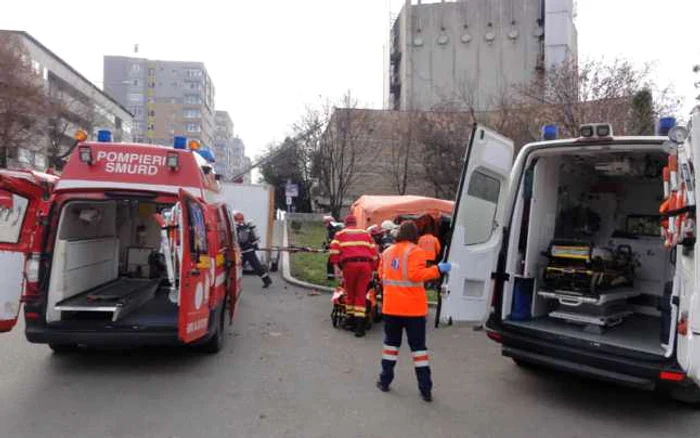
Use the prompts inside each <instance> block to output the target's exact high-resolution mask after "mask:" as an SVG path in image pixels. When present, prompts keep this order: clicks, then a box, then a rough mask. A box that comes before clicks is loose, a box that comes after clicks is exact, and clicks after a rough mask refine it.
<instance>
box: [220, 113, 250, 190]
mask: <svg viewBox="0 0 700 438" xmlns="http://www.w3.org/2000/svg"><path fill="white" fill-rule="evenodd" d="M215 124H216V138H215V140H214V154H215V156H216V164H215V167H216V172H217V173H220V174H221V175H223V176H224V179H225V180H226V181H232V180H234V179H235V177H237V176H239V175H240V174H241V173H244V175H243V176H242V179H240V180H239V181H234V182H244V183H248V184H250V171H248V172H245V170H247V169H249V168H250V165H251V160H250V158H248V157H246V155H245V144H244V143H243V140H241V139H240V138H238V137H237V136H235V135H234V129H233V126H234V125H233V121H232V120H231V116H229V114H228V112H226V111H217V112H216V117H215Z"/></svg>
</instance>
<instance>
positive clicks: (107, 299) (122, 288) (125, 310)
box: [55, 278, 162, 322]
mask: <svg viewBox="0 0 700 438" xmlns="http://www.w3.org/2000/svg"><path fill="white" fill-rule="evenodd" d="M161 281H162V279H160V278H156V279H141V278H119V279H117V280H114V281H110V282H109V283H105V284H103V285H100V286H98V287H96V288H94V289H91V290H89V291H87V292H83V293H81V294H78V295H74V296H72V297H69V298H66V299H65V300H62V301H59V302H58V303H56V306H55V309H56V310H58V311H61V312H92V313H111V314H112V315H111V320H112V322H116V321H119V319H120V318H123V317H124V316H126V315H128V314H129V313H130V312H133V311H134V310H136V309H138V308H139V307H141V306H143V305H144V304H145V303H146V302H148V301H150V300H151V299H152V298H153V296H154V295H155V293H156V291H157V290H158V287H159V286H160V283H161Z"/></svg>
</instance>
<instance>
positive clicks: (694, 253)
mask: <svg viewBox="0 0 700 438" xmlns="http://www.w3.org/2000/svg"><path fill="white" fill-rule="evenodd" d="M688 127H689V128H690V136H689V137H688V139H687V140H686V141H685V143H684V144H683V148H685V149H686V152H687V153H690V155H691V156H692V157H694V159H695V160H698V159H699V158H700V113H698V112H695V113H693V115H692V116H691V121H690V123H689V124H688ZM696 163H697V161H696ZM696 166H697V164H696ZM689 173H691V174H692V177H693V179H694V181H693V183H694V185H695V187H696V188H697V187H700V175H698V172H697V171H694V169H692V168H691V170H690V172H689ZM696 192H697V190H696ZM696 215H697V214H696ZM688 249H690V248H685V249H684V248H683V246H682V245H679V246H677V247H676V271H675V274H674V278H673V292H672V301H671V303H672V314H671V315H672V318H673V320H674V321H676V327H675V331H676V339H677V340H676V357H677V360H678V363H679V365H680V366H681V368H683V370H684V371H685V373H686V375H687V376H688V377H689V378H690V379H692V380H693V381H694V382H695V383H696V384H698V385H700V276H699V275H698V274H699V273H700V270H699V269H698V251H700V239H698V240H696V241H695V243H694V247H693V248H692V249H691V250H690V251H688ZM671 330H672V331H673V330H674V326H673V325H672V326H671Z"/></svg>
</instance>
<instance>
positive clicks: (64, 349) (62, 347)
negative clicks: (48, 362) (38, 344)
mask: <svg viewBox="0 0 700 438" xmlns="http://www.w3.org/2000/svg"><path fill="white" fill-rule="evenodd" d="M49 348H50V349H51V351H53V353H54V354H71V353H75V352H77V351H78V346H77V345H76V344H49Z"/></svg>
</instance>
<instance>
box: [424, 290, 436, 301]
mask: <svg viewBox="0 0 700 438" xmlns="http://www.w3.org/2000/svg"><path fill="white" fill-rule="evenodd" d="M426 292H427V295H428V302H429V303H437V300H438V291H437V289H427V290H426Z"/></svg>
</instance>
